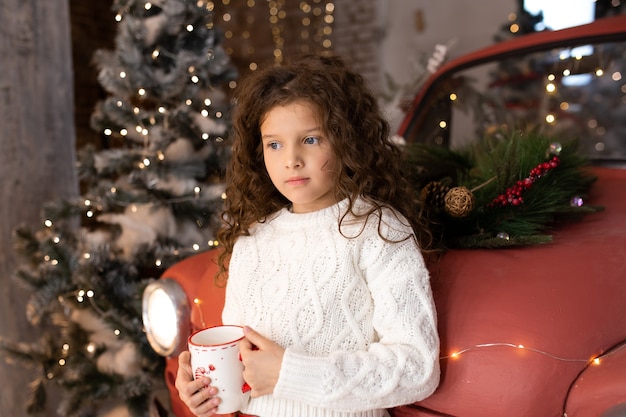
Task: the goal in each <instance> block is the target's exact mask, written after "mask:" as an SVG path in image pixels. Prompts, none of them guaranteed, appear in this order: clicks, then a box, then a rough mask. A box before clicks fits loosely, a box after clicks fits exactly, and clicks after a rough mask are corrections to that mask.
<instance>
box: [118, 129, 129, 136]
mask: <svg viewBox="0 0 626 417" xmlns="http://www.w3.org/2000/svg"><path fill="white" fill-rule="evenodd" d="M120 135H122V136H126V135H128V130H126V129H120Z"/></svg>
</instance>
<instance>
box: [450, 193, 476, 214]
mask: <svg viewBox="0 0 626 417" xmlns="http://www.w3.org/2000/svg"><path fill="white" fill-rule="evenodd" d="M445 208H446V212H447V213H448V214H449V215H451V216H454V217H465V216H467V215H468V214H470V213H471V212H472V210H473V209H474V194H472V192H471V191H470V190H468V189H467V188H465V187H454V188H451V189H450V190H449V191H448V192H447V193H446V196H445Z"/></svg>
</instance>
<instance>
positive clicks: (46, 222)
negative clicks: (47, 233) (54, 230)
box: [43, 219, 52, 227]
mask: <svg viewBox="0 0 626 417" xmlns="http://www.w3.org/2000/svg"><path fill="white" fill-rule="evenodd" d="M43 224H44V226H46V227H52V220H49V219H46V220H44V222H43Z"/></svg>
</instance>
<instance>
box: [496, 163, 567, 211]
mask: <svg viewBox="0 0 626 417" xmlns="http://www.w3.org/2000/svg"><path fill="white" fill-rule="evenodd" d="M560 162H561V160H560V159H559V157H558V156H556V155H555V156H553V157H552V159H550V160H549V161H547V162H542V163H541V164H539V165H537V166H536V167H534V168H533V169H531V170H530V175H528V177H527V178H524V179H523V180H519V181H517V182H516V183H515V185H513V186H511V187H509V188H507V189H506V191H505V192H504V193H502V194H500V195H499V196H497V197H496V198H494V199H493V201H492V202H491V204H490V205H489V206H490V207H493V206H500V207H504V206H508V205H511V206H519V205H520V204H523V203H524V198H523V197H522V193H523V192H524V191H526V190H528V189H529V188H530V187H531V186H532V185H533V184H534V183H535V181H537V180H538V179H539V178H541V177H542V176H543V175H545V174H546V173H547V172H548V171H550V170H551V169H554V168H556V167H557V166H559V163H560Z"/></svg>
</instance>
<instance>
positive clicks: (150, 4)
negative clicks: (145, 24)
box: [143, 2, 152, 10]
mask: <svg viewBox="0 0 626 417" xmlns="http://www.w3.org/2000/svg"><path fill="white" fill-rule="evenodd" d="M143 7H144V8H145V9H146V10H150V9H151V8H152V3H150V2H148V3H146V4H145V5H144V6H143Z"/></svg>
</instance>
